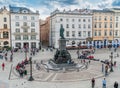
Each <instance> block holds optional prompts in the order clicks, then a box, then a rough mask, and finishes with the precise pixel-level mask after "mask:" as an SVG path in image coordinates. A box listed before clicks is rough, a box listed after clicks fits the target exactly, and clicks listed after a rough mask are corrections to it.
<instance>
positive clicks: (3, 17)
mask: <svg viewBox="0 0 120 88" xmlns="http://www.w3.org/2000/svg"><path fill="white" fill-rule="evenodd" d="M9 14H10V13H9V11H8V10H7V9H6V7H3V8H1V9H0V49H1V48H3V47H8V46H10V45H11V44H10V17H9Z"/></svg>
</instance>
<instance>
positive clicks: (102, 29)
mask: <svg viewBox="0 0 120 88" xmlns="http://www.w3.org/2000/svg"><path fill="white" fill-rule="evenodd" d="M113 33H114V12H113V11H110V10H107V9H104V10H93V40H94V41H104V40H108V41H112V40H113V38H114V36H113Z"/></svg>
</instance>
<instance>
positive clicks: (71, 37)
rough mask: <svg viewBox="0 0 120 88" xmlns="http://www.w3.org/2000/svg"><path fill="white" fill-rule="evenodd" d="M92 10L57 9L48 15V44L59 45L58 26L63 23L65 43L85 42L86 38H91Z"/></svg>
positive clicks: (56, 46)
mask: <svg viewBox="0 0 120 88" xmlns="http://www.w3.org/2000/svg"><path fill="white" fill-rule="evenodd" d="M92 15H93V13H92V11H91V10H88V9H75V10H73V11H65V10H64V11H59V10H58V9H57V10H55V11H54V12H52V13H51V16H50V39H49V41H50V46H53V47H55V48H58V47H59V39H60V26H61V25H63V28H64V30H65V31H64V37H65V38H66V39H67V43H66V44H67V45H78V44H79V43H86V38H92Z"/></svg>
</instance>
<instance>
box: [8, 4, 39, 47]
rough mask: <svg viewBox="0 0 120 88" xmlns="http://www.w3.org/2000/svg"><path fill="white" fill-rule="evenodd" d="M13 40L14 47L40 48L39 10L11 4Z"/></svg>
mask: <svg viewBox="0 0 120 88" xmlns="http://www.w3.org/2000/svg"><path fill="white" fill-rule="evenodd" d="M10 13H11V14H10V21H11V41H12V45H11V46H12V47H14V48H16V47H17V48H24V47H27V48H39V44H40V38H39V35H40V33H39V32H40V31H39V12H38V11H36V12H33V11H31V10H30V9H28V8H25V7H12V6H10Z"/></svg>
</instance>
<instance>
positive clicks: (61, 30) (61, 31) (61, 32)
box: [60, 25, 64, 39]
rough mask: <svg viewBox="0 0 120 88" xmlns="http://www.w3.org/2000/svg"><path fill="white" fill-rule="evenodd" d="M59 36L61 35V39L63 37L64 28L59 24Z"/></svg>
mask: <svg viewBox="0 0 120 88" xmlns="http://www.w3.org/2000/svg"><path fill="white" fill-rule="evenodd" d="M60 37H61V39H64V28H63V25H61V27H60Z"/></svg>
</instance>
